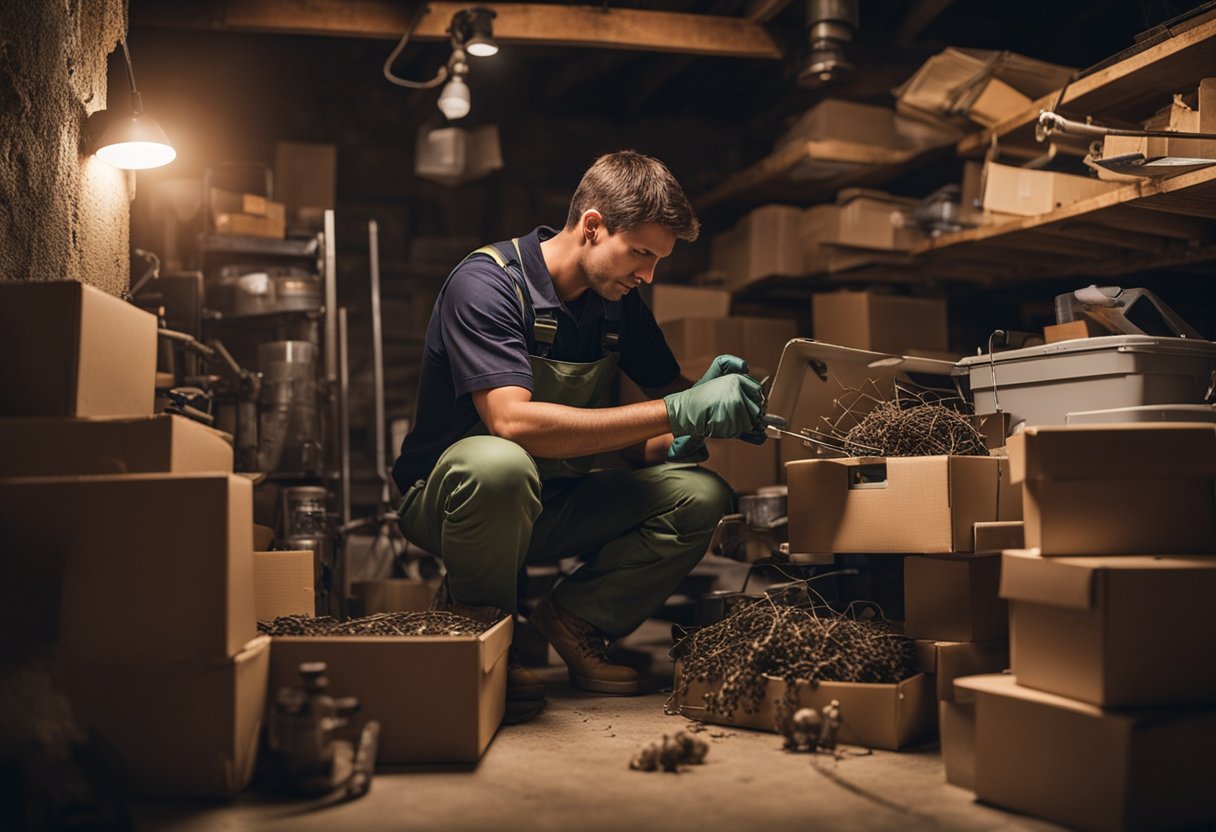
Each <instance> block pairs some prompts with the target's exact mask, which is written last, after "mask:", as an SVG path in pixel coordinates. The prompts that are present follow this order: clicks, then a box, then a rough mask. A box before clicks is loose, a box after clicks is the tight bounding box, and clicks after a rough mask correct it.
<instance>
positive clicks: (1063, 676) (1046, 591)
mask: <svg viewBox="0 0 1216 832" xmlns="http://www.w3.org/2000/svg"><path fill="white" fill-rule="evenodd" d="M1002 558H1003V563H1002V570H1001V596H1002V597H1004V598H1006V599H1008V600H1009V602H1010V606H1011V608H1012V615H1011V620H1012V623H1011V627H1010V637H1011V641H1012V655H1013V672H1014V674H1016V676H1017V678H1018V684H1021V685H1026V686H1027V687H1032V688H1037V689H1039V690H1044V691H1048V692H1050V693H1055V694H1059V695H1060V696H1068V697H1071V698H1073V699H1079V700H1081V701H1084V702H1089V703H1092V704H1095V705H1101V706H1103V707H1108V708H1110V707H1130V706H1157V705H1207V706H1216V641H1214V640H1213V638H1212V636H1213V635H1214V631H1213V625H1212V612H1211V603H1212V599H1213V598H1216V558H1210V557H1154V556H1148V555H1145V556H1140V557H1136V556H1127V555H1121V556H1118V557H1077V558H1044V557H1040V556H1038V555H1036V554H1034V553H1033V552H1028V551H1017V550H1011V551H1007V552H1005V553H1004V554H1003V555H1002Z"/></svg>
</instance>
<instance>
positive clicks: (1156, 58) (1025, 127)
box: [699, 12, 1216, 300]
mask: <svg viewBox="0 0 1216 832" xmlns="http://www.w3.org/2000/svg"><path fill="white" fill-rule="evenodd" d="M1116 57H1118V56H1116ZM1211 75H1216V12H1209V13H1207V14H1205V15H1201V16H1198V17H1195V18H1192V19H1190V20H1186V21H1184V22H1183V23H1182V24H1180V25H1179V26H1178V27H1176V28H1175V29H1174V30H1172V36H1170V37H1165V35H1161V36H1159V37H1157V38H1150V39H1148V40H1146V41H1145V43H1144V44H1141V45H1139V46H1137V47H1133V48H1131V49H1129V50H1128V51H1127V52H1126V53H1124V55H1123V57H1121V58H1118V60H1115V61H1113V62H1111V63H1110V64H1109V65H1107V66H1103V67H1100V68H1099V69H1097V70H1095V71H1092V72H1090V74H1088V75H1086V76H1084V77H1082V78H1079V79H1077V80H1075V81H1073V82H1071V83H1070V84H1069V85H1068V86H1067V88H1066V89H1065V91H1064V96H1063V98H1062V99H1061V103H1060V105H1059V108H1058V109H1059V110H1060V111H1061V112H1062V113H1065V114H1067V115H1070V116H1072V117H1074V118H1084V117H1087V116H1092V117H1093V118H1094V119H1095V120H1096V121H1099V122H1103V121H1107V122H1110V123H1134V122H1137V121H1142V120H1143V119H1145V118H1147V117H1149V116H1150V115H1152V113H1154V112H1155V111H1156V110H1158V109H1159V108H1161V107H1162V106H1164V105H1165V104H1167V103H1168V102H1169V98H1170V96H1171V95H1172V94H1173V93H1175V92H1183V91H1185V90H1187V89H1189V88H1193V87H1195V86H1197V85H1198V82H1199V80H1200V79H1201V78H1204V77H1207V76H1211ZM1058 98H1060V93H1059V91H1058V90H1057V91H1055V92H1053V93H1051V94H1049V95H1046V96H1043V97H1042V98H1040V99H1039V100H1038V101H1036V102H1035V103H1034V104H1033V105H1032V106H1031V107H1030V108H1028V109H1027V110H1026V111H1025V112H1023V113H1021V114H1019V115H1018V116H1016V117H1014V118H1011V119H1008V120H1007V121H1005V122H1003V123H1001V124H999V125H997V126H996V127H994V128H992V129H988V130H981V131H979V132H976V133H971V134H968V135H967V136H964V137H963V138H962V139H961V140H960V141H959V142H958V143H957V145H955V146H954V147H953V148H946V149H944V150H943V149H934V150H929V151H922V152H917V153H899V152H898V151H889V152H887V153H883V152H882V151H881V149H880V148H868V149H867V150H872V151H874V152H873V153H871V154H864V153H861V152H859V148H857V146H855V145H848V144H842V143H838V142H804V143H799V144H796V145H790V146H788V147H786V148H783V149H782V150H780V151H778V152H776V153H774V154H772V155H771V156H769V157H767V158H765V159H763V160H761V161H760V162H757V163H756V164H755V165H752V166H751V167H749V168H747V169H746V170H744V171H741V172H740V173H738V174H736V175H734V176H732V177H731V178H730V179H728V180H727V181H726V182H724V183H723V184H722V185H720V186H719V187H718V188H717V189H715V190H714V191H712V192H710V193H709V194H707V195H706V196H705V197H703V198H702V200H701V201H700V203H699V204H700V205H702V206H703V207H705V208H707V209H709V210H714V211H725V210H728V209H733V210H736V211H741V210H743V209H746V208H750V207H754V206H755V205H758V204H762V203H765V202H772V201H784V202H791V203H794V204H809V203H812V202H815V201H823V200H830V199H832V198H834V196H835V193H836V191H837V190H839V189H841V188H845V187H850V186H856V185H871V186H872V185H879V184H882V183H883V182H886V181H888V180H890V179H891V178H893V177H895V176H897V175H898V174H900V173H901V172H904V171H906V170H908V169H910V168H911V167H912V166H914V165H920V164H924V163H925V162H926V161H928V160H929V159H930V158H931V157H935V156H939V155H944V154H947V153H950V152H951V150H953V152H955V153H956V154H957V155H958V156H960V157H964V158H966V157H975V156H980V155H983V154H984V153H985V152H986V151H987V150H988V149H989V148H990V147H991V146H992V144H993V143H994V142H995V143H997V145H998V146H999V148H1000V149H1001V150H1002V152H1004V151H1007V150H1013V151H1015V152H1019V153H1020V154H1021V155H1023V156H1027V155H1029V156H1038V155H1041V154H1043V153H1044V152H1045V150H1046V146H1045V145H1042V144H1039V143H1038V142H1036V140H1035V136H1034V125H1035V123H1036V121H1037V119H1038V114H1039V112H1040V111H1041V110H1043V109H1048V108H1051V107H1052V106H1053V105H1055V104H1056V100H1057V99H1058ZM1063 149H1066V150H1067V149H1068V148H1066V147H1065V148H1063ZM1072 150H1073V151H1074V152H1075V150H1076V148H1075V147H1074V148H1072ZM867 157H868V158H867ZM830 163H835V164H838V165H843V164H845V163H852V164H853V165H854V167H851V168H849V169H842V170H840V171H838V172H837V173H835V174H834V175H828V176H822V177H820V178H815V179H808V177H807V175H806V171H808V170H810V171H814V170H817V169H819V170H822V169H823V167H824V165H825V164H830ZM892 254H894V255H895V256H891V255H892ZM882 255H883V258H882V259H883V260H884V262H883V263H882V264H881V265H872V266H865V267H861V268H857V269H851V270H847V271H840V272H834V273H830V274H829V273H820V274H809V275H804V276H802V277H800V278H770V279H768V280H765V281H762V282H759V283H754V284H751V285H749V286H748V287H745V288H744V289H742V290H741V291H740V293H739V294H740V296H741V297H743V298H745V299H753V300H754V299H769V298H772V299H779V298H782V297H786V296H789V295H790V294H792V293H795V292H797V291H804V290H805V288H806V287H809V286H822V285H825V284H826V285H831V284H841V283H862V282H886V283H901V282H906V283H923V282H927V281H940V280H949V281H969V282H978V283H998V282H1008V281H1013V280H1019V281H1020V280H1028V279H1040V278H1054V277H1066V276H1068V275H1071V274H1082V273H1083V274H1088V275H1109V276H1116V275H1123V274H1129V273H1133V272H1137V271H1142V270H1145V269H1153V268H1168V267H1173V266H1181V265H1187V264H1193V263H1201V262H1206V261H1213V260H1216V166H1214V167H1211V168H1204V169H1201V170H1197V171H1192V172H1190V173H1185V174H1180V175H1178V176H1174V177H1171V178H1168V179H1142V180H1139V181H1133V182H1129V184H1127V185H1124V186H1122V187H1120V188H1117V189H1115V190H1112V191H1109V192H1107V193H1104V194H1101V195H1099V196H1095V197H1092V198H1089V199H1086V200H1082V201H1080V202H1076V203H1073V204H1072V205H1068V206H1066V207H1064V208H1061V209H1059V210H1057V211H1052V212H1050V213H1047V214H1042V215H1039V216H1034V217H1022V218H1015V219H1011V220H1008V221H1006V222H1001V223H999V224H993V225H985V226H981V227H978V228H972V229H967V230H963V231H959V232H955V233H948V234H943V235H941V236H938V237H934V238H931V239H927V240H924V241H923V242H921V243H920V244H918V245H917V246H916V247H914V248H913V249H912V250H911V251H909V252H907V253H906V254H904V255H902V256H901V255H900V253H892V252H882Z"/></svg>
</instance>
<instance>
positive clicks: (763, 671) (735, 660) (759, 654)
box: [668, 597, 916, 717]
mask: <svg viewBox="0 0 1216 832" xmlns="http://www.w3.org/2000/svg"><path fill="white" fill-rule="evenodd" d="M866 609H869V608H868V607H867V608H866ZM855 610H856V607H855V606H854V605H850V607H849V609H848V610H846V611H845V612H844V613H838V612H835V611H833V610H831V609H830V608H828V607H827V606H826V605H819V606H812V605H810V604H808V605H805V606H803V605H791V604H780V603H776V602H774V601H773V600H772V599H771V598H769V597H764V598H760V599H757V600H755V601H752V602H750V603H748V604H745V605H743V606H741V607H739V608H738V609H736V610H735V612H734V613H733V614H731V615H730V616H728V617H727V618H725V619H723V620H722V621H719V622H718V623H716V624H712V625H710V626H708V627H703V628H701V629H700V630H697V631H696V632H694V633H693V634H692V635H690V636H688V637H687V638H685V639H684V640H682V641H681V642H679V643H678V644H677V645H676V646H675V647H674V648H673V649H672V657H673V658H676V659H678V660H679V661H680V663H681V666H682V673H681V676H680V678H679V680H678V682H677V684H676V687H675V689H674V690H673V691H672V695H671V698H670V699H669V700H668V711H669V712H673V703H676V702H683V701H685V700H686V698H687V695H688V688H689V685H690V683H692V682H694V681H696V682H702V683H705V684H707V685H708V686H709V687H710V690H709V692H708V693H706V694H705V695H704V700H705V707H706V708H707V709H708V710H709V712H710V713H712V714H717V715H721V716H726V717H729V716H731V715H732V714H733V713H734V712H735V711H737V710H739V709H742V710H743V712H744V713H746V714H754V713H756V712H757V711H759V710H760V706H761V704H762V703H763V701H764V698H765V695H766V691H767V686H768V681H767V678H766V677H777V678H780V679H783V680H784V681H785V682H786V686H787V691H786V692H787V695H795V696H796V683H797V682H800V681H801V682H812V683H814V682H864V683H887V684H891V683H895V682H899V681H902V680H904V679H906V678H908V677H909V676H912V675H914V674H915V673H916V654H915V644H914V642H913V641H912V639H910V638H908V637H907V636H904V635H902V634H900V633H898V632H896V631H895V629H894V628H893V627H892V626H891V625H890V624H889V623H888V622H886V621H885V620H883V619H882V618H874V619H865V618H863V617H859V616H858V615H856V614H855Z"/></svg>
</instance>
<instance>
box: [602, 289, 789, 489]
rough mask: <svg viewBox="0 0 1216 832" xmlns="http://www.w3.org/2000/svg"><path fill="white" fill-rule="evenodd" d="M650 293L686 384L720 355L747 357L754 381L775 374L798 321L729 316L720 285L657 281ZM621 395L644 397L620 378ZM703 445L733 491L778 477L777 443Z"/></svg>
mask: <svg viewBox="0 0 1216 832" xmlns="http://www.w3.org/2000/svg"><path fill="white" fill-rule="evenodd" d="M651 292H652V294H651V309H652V311H653V312H654V315H655V320H656V321H658V323H659V326H660V327H662V329H663V334H664V336H665V337H666V338H667V344H668V346H670V347H671V351H672V352H673V353H674V354H675V357H676V360H677V361H679V362H680V368H681V373H682V375H683V377H684V378H685V380H687V381H688V382H689V383H691V382H695V381H696V380H697V379H699V378H700V377H701V375H702V374H703V373H704V372H705V371H706V370H707V369H708V368H709V365H710V363H712V361H713V360H714V358H715V357H716V356H718V355H721V354H723V353H729V354H731V355H737V356H741V357H743V358H745V359H746V360H747V362H748V365H749V369H750V373H751V375H752V376H754V377H756V378H757V379H763V378H764V377H765V376H772V375H775V374H776V372H777V363H778V362H779V361H780V360H781V351H782V349H784V347H785V344H786V342H787V341H789V340H790V339H791V338H795V337H797V335H798V327H797V324H796V323H795V322H794V321H793V320H790V319H788V318H751V317H737V316H734V317H732V316H730V315H729V312H730V293H728V292H725V291H723V290H720V289H709V288H702V287H695V286H664V285H659V286H654V287H653V288H652V289H651ZM619 398H620V401H621V402H622V403H629V402H635V401H641V400H642V399H643V398H644V396H643V394H642V392H641V391H640V390H639V389H638V388H637V386H636V385H634V384H633V383H632V382H630V381H629V380H628V379H626V378H624V377H622V379H621V389H620V396H619ZM706 446H707V448H708V449H709V460H708V461H707V462H704V463H702V465H703V467H706V468H709V469H710V470H713V471H717V472H718V473H719V474H721V475H722V478H723V479H725V480H726V481H727V482H728V483H730V485H731V487H732V488H734V490H735V491H738V492H748V491H755V490H757V489H759V488H763V487H764V486H766V485H774V484H776V483H777V482H779V480H780V472H779V470H778V467H777V443H776V442H772V441H769V442H766V443H764V444H763V445H750V444H748V443H746V442H742V441H739V440H737V439H710V440H708V441H707V442H706Z"/></svg>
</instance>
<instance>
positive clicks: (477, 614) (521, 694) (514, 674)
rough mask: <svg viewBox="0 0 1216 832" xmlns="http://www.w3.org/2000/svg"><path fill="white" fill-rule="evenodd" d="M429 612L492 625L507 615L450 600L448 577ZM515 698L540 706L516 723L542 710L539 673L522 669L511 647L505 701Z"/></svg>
mask: <svg viewBox="0 0 1216 832" xmlns="http://www.w3.org/2000/svg"><path fill="white" fill-rule="evenodd" d="M431 609H433V610H439V611H441V612H450V613H455V614H456V615H463V616H465V617H466V618H472V619H473V620H474V621H481V622H482V623H485V624H493V623H495V622H497V621H499V620H501V619H503V618H505V617H506V615H507V614H506V613H505V612H503V611H502V610H500V609H499V608H498V607H474V606H470V605H469V604H462V603H460V602H459V601H457V600H456V599H455V598H453V597H452V589H451V586H450V585H449V584H448V578H447V575H444V576H443V582H442V583H440V584H439V589H437V590H436V591H435V597H434V598H433V599H432V600H431ZM517 699H518V700H528V701H529V702H531V703H532V704H533V705H534V706H535V705H538V706H539V707H536V709H535V711H534V712H533V713H531V714H530V715H529V716H526V717H524V718H523V719H517V720H516V721H517V722H523V721H525V720H527V719H531V718H532V717H533V716H536V714H538V713H540V712H541V710H542V709H543V708H544V699H545V681H544V679H542V678H541V677H540V676H539V675H538V674H536V673H534V672H533V671H531V670H528V669H527V668H526V667H524V666H523V664H522V663H521V662H520V661H519V657H518V656H517V655H516V653H515V648H514V647H510V648H508V651H507V700H508V701H511V700H517ZM508 724H512V723H508Z"/></svg>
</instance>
